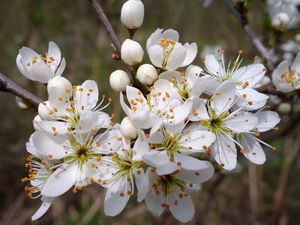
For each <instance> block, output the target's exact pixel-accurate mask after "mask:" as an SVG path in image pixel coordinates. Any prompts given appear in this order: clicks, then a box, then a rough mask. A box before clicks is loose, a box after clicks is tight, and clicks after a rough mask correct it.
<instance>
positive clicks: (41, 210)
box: [31, 198, 53, 221]
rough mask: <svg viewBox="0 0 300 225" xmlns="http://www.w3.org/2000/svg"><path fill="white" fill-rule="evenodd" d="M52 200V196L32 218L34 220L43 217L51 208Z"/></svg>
mask: <svg viewBox="0 0 300 225" xmlns="http://www.w3.org/2000/svg"><path fill="white" fill-rule="evenodd" d="M52 201H53V199H52V198H48V200H47V201H43V202H42V205H41V206H40V208H39V209H38V210H37V211H36V212H35V213H34V214H33V216H32V217H31V220H32V221H34V220H37V219H39V218H41V217H42V216H43V215H44V214H45V213H46V212H47V211H48V209H49V208H50V206H51V204H52Z"/></svg>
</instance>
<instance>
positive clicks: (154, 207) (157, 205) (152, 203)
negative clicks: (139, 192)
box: [145, 189, 164, 216]
mask: <svg viewBox="0 0 300 225" xmlns="http://www.w3.org/2000/svg"><path fill="white" fill-rule="evenodd" d="M160 199H161V197H160V195H156V194H155V193H153V191H152V189H150V190H149V191H148V193H147V195H146V198H145V203H146V205H147V208H148V209H149V210H150V212H151V213H152V214H153V215H154V216H160V215H161V214H162V213H163V211H164V208H162V207H161V201H160Z"/></svg>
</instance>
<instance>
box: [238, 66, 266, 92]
mask: <svg viewBox="0 0 300 225" xmlns="http://www.w3.org/2000/svg"><path fill="white" fill-rule="evenodd" d="M265 73H266V68H265V66H264V65H263V64H258V63H255V64H251V65H248V66H243V67H240V68H239V69H238V70H237V71H235V72H234V74H233V75H232V78H233V79H234V80H236V81H239V82H242V84H243V83H245V82H248V85H249V87H254V86H255V84H256V83H257V82H258V81H260V80H261V79H262V77H263V76H264V75H265Z"/></svg>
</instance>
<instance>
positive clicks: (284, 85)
mask: <svg viewBox="0 0 300 225" xmlns="http://www.w3.org/2000/svg"><path fill="white" fill-rule="evenodd" d="M272 81H273V84H274V85H275V87H276V88H277V90H279V91H282V92H285V93H287V92H291V91H293V90H296V89H299V88H300V53H298V54H297V56H296V58H295V59H294V61H293V62H292V63H291V61H290V60H285V61H283V62H281V63H280V64H279V65H278V66H277V68H276V69H275V70H274V71H273V73H272Z"/></svg>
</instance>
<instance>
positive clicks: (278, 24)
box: [272, 12, 290, 29]
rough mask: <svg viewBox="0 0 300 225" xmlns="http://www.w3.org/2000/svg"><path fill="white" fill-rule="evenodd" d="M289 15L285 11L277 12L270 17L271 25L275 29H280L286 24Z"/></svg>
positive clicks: (288, 20)
mask: <svg viewBox="0 0 300 225" xmlns="http://www.w3.org/2000/svg"><path fill="white" fill-rule="evenodd" d="M289 22H290V17H289V15H288V14H286V13H283V12H281V13H278V14H276V15H275V16H274V17H273V18H272V26H273V27H275V28H277V29H282V28H284V27H286V26H287V25H288V23H289Z"/></svg>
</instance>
